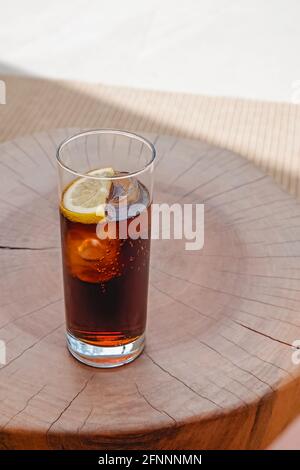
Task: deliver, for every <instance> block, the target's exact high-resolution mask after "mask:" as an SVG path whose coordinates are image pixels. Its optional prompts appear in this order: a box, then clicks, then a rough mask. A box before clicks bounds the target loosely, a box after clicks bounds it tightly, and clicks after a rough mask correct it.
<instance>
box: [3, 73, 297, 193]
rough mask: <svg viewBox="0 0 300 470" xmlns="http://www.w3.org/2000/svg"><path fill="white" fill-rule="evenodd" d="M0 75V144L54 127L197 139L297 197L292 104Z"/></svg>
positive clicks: (294, 106)
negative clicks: (0, 84)
mask: <svg viewBox="0 0 300 470" xmlns="http://www.w3.org/2000/svg"><path fill="white" fill-rule="evenodd" d="M0 74H1V75H0V79H2V80H4V81H5V83H6V95H7V100H6V104H5V105H0V123H1V124H0V126H1V127H0V140H1V141H4V140H9V139H12V138H14V137H16V136H19V135H25V134H30V133H33V132H39V131H43V130H49V129H53V128H59V127H81V128H99V127H114V128H124V129H128V130H134V131H140V132H141V131H145V132H155V133H161V134H169V135H176V136H179V137H187V138H195V139H201V140H205V141H207V142H210V143H212V144H214V145H217V146H220V147H225V148H228V149H230V150H233V151H235V152H237V153H240V154H241V155H243V156H244V157H246V158H248V159H249V160H252V161H253V162H254V163H255V164H256V165H257V166H259V167H260V168H262V169H264V170H265V171H266V172H267V173H269V174H271V175H272V176H273V177H274V178H275V180H276V181H277V182H278V183H280V184H281V185H282V186H283V187H284V188H285V189H287V190H288V191H289V192H290V193H292V194H294V195H297V196H300V183H299V180H300V160H299V158H298V149H299V148H300V110H299V108H300V107H298V106H296V105H293V104H282V103H263V102H256V101H250V100H247V101H246V100H241V99H234V98H231V99H229V98H221V97H205V96H195V95H188V94H178V93H164V92H154V91H144V90H137V89H135V90H133V89H128V88H121V87H111V86H105V85H99V84H91V83H89V84H88V83H78V82H67V81H56V80H48V79H44V78H39V77H32V76H29V75H26V73H24V72H22V71H20V70H18V69H15V68H13V67H10V66H8V65H6V64H0ZM283 118H284V119H283ZM287 151H288V153H289V154H288V155H286V153H287ZM283 156H284V157H283Z"/></svg>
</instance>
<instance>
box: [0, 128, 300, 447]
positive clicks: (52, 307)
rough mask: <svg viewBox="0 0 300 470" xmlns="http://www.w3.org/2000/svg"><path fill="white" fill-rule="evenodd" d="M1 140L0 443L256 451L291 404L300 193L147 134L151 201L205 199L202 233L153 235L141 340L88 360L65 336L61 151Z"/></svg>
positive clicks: (196, 146)
mask: <svg viewBox="0 0 300 470" xmlns="http://www.w3.org/2000/svg"><path fill="white" fill-rule="evenodd" d="M73 132H74V129H61V130H56V131H53V132H48V133H43V134H38V135H34V136H29V137H24V138H19V139H16V140H15V141H11V142H7V143H4V144H2V145H1V146H0V168H1V186H0V206H1V212H0V214H1V215H0V217H1V230H0V247H1V249H0V260H1V273H2V274H1V277H0V291H1V298H0V303H1V317H0V321H1V323H0V339H1V340H4V341H5V342H6V346H7V364H6V365H4V366H2V368H1V369H0V378H1V380H0V428H1V433H0V436H1V439H0V446H1V448H3V449H23V448H35V449H47V448H50V449H69V448H71V449H75V448H76V449H78V448H79V449H132V448H133V449H135V448H141V449H167V448H168V449H215V448H216V449H232V448H235V449H254V448H265V447H266V446H267V445H268V444H269V443H270V442H271V441H272V440H273V439H274V438H275V436H276V435H277V434H278V433H279V432H280V431H281V430H282V429H283V428H284V427H285V426H286V425H287V424H288V423H289V422H290V421H291V419H292V418H294V417H295V416H296V415H297V414H298V412H299V411H300V402H299V392H300V376H299V374H300V370H299V366H295V365H293V363H292V359H291V356H292V352H293V351H294V349H293V347H292V343H293V341H294V340H296V339H300V318H299V311H300V309H299V307H300V286H299V280H300V263H299V259H300V208H299V204H298V203H297V202H296V201H295V200H294V199H293V198H292V197H291V196H289V195H288V194H286V193H285V192H284V191H283V190H281V189H280V188H279V187H278V186H276V184H275V183H274V182H273V181H272V179H271V178H270V177H267V176H265V175H264V174H262V173H261V172H260V171H259V170H257V169H256V168H254V167H253V166H252V165H251V164H250V163H249V162H247V161H245V160H244V159H243V158H241V157H239V156H238V155H235V154H234V153H232V152H231V151H228V150H223V149H220V148H216V147H213V146H211V145H208V144H205V143H203V142H199V141H193V140H183V139H178V138H174V137H167V136H155V135H151V136H150V138H151V139H152V140H153V141H155V142H156V146H157V150H158V155H159V160H158V164H157V169H156V201H157V202H170V203H172V202H175V201H177V202H178V201H181V202H185V203H186V202H194V203H196V202H199V203H200V202H204V204H205V245H204V249H203V250H201V251H199V252H195V251H194V252H193V251H191V252H188V251H185V250H184V242H182V241H173V242H170V241H153V244H152V262H151V281H150V283H151V288H150V300H149V321H148V328H147V346H146V350H145V352H144V354H143V355H142V356H141V357H140V358H139V359H137V360H136V361H135V362H133V363H132V364H130V365H128V366H125V367H123V368H119V369H117V370H94V369H92V368H90V367H87V366H84V365H82V364H80V363H78V362H77V361H75V360H74V359H73V358H72V357H71V356H70V355H69V353H68V351H67V349H66V346H65V338H64V312H63V300H62V280H61V265H60V246H59V230H58V213H57V190H56V170H55V148H56V146H57V143H58V142H60V141H61V140H62V139H63V138H64V137H66V136H67V135H70V134H71V133H73Z"/></svg>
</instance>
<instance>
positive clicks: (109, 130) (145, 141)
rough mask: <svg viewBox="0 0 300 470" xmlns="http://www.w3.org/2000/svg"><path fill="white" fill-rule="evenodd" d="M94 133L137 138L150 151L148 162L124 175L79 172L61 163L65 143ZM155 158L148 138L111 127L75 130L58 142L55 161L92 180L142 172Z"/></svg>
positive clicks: (109, 178) (115, 177) (69, 170)
mask: <svg viewBox="0 0 300 470" xmlns="http://www.w3.org/2000/svg"><path fill="white" fill-rule="evenodd" d="M94 134H116V135H123V136H125V137H128V138H131V139H135V140H138V141H140V142H142V143H143V144H144V145H145V146H146V147H148V149H149V150H150V152H151V158H150V160H149V162H148V163H147V164H146V165H145V166H144V167H143V168H141V169H140V170H136V171H131V172H128V173H127V174H126V175H112V176H96V175H87V174H86V173H81V172H79V171H76V170H73V169H72V168H70V167H69V166H68V165H66V164H65V163H63V161H62V159H61V153H62V150H63V148H64V147H65V146H66V145H67V144H69V143H70V142H72V141H74V140H76V139H78V138H79V137H84V136H88V135H94ZM155 158H156V150H155V147H154V145H153V144H152V142H150V140H148V139H146V138H145V137H142V136H141V135H139V134H136V133H135V132H131V131H126V130H122V129H112V128H107V129H105V128H103V129H90V130H86V131H80V132H77V133H76V134H73V135H71V136H70V137H67V138H66V139H64V140H63V141H62V142H61V143H60V144H59V146H58V148H57V150H56V161H57V163H58V164H59V166H60V167H61V168H63V169H64V170H66V171H68V172H69V173H72V174H73V175H75V176H78V177H81V178H89V179H93V180H113V179H119V180H120V179H126V178H130V177H131V176H138V175H140V174H141V173H144V172H145V171H146V170H148V169H151V167H152V166H153V163H154V160H155Z"/></svg>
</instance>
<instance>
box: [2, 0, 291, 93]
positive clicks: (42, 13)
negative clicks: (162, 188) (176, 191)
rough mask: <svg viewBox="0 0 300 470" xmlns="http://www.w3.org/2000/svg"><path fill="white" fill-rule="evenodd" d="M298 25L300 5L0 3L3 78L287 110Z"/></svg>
mask: <svg viewBox="0 0 300 470" xmlns="http://www.w3.org/2000/svg"><path fill="white" fill-rule="evenodd" d="M299 19H300V0H180V1H179V0H88V1H87V0H49V1H45V0H44V1H43V0H26V1H24V0H9V1H7V0H0V74H1V73H5V72H6V73H7V72H9V73H11V72H15V73H22V72H23V73H24V72H26V73H28V74H34V75H39V76H45V77H52V78H67V79H79V80H88V81H93V82H102V83H106V84H116V85H125V86H134V87H141V88H153V89H160V90H172V91H183V92H193V93H199V94H209V95H225V96H240V97H248V98H258V99H265V100H283V101H292V97H293V84H294V86H298V88H300V84H298V85H297V84H296V81H297V80H298V81H299V80H300V53H299V46H300V27H299ZM299 83H300V82H299Z"/></svg>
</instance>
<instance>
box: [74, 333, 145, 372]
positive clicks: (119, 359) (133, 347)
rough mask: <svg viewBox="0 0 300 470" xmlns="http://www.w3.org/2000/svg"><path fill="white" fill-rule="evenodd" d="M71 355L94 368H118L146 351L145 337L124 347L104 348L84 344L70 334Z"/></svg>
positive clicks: (142, 336)
mask: <svg viewBox="0 0 300 470" xmlns="http://www.w3.org/2000/svg"><path fill="white" fill-rule="evenodd" d="M66 336H67V345H68V349H69V351H70V353H71V354H72V356H74V357H75V358H76V359H78V361H80V362H83V363H84V364H87V365H88V366H92V367H104V368H108V367H118V366H123V365H124V364H128V363H129V362H131V361H133V360H134V359H136V358H137V357H138V356H139V355H140V354H141V352H142V351H143V349H144V346H145V335H144V334H143V335H141V336H140V337H139V338H138V339H136V340H135V341H132V343H127V344H124V345H123V346H113V347H107V346H105V347H102V346H94V345H92V344H88V343H84V342H83V341H80V340H79V339H76V338H75V337H74V336H73V335H71V334H70V333H67V334H66Z"/></svg>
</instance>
